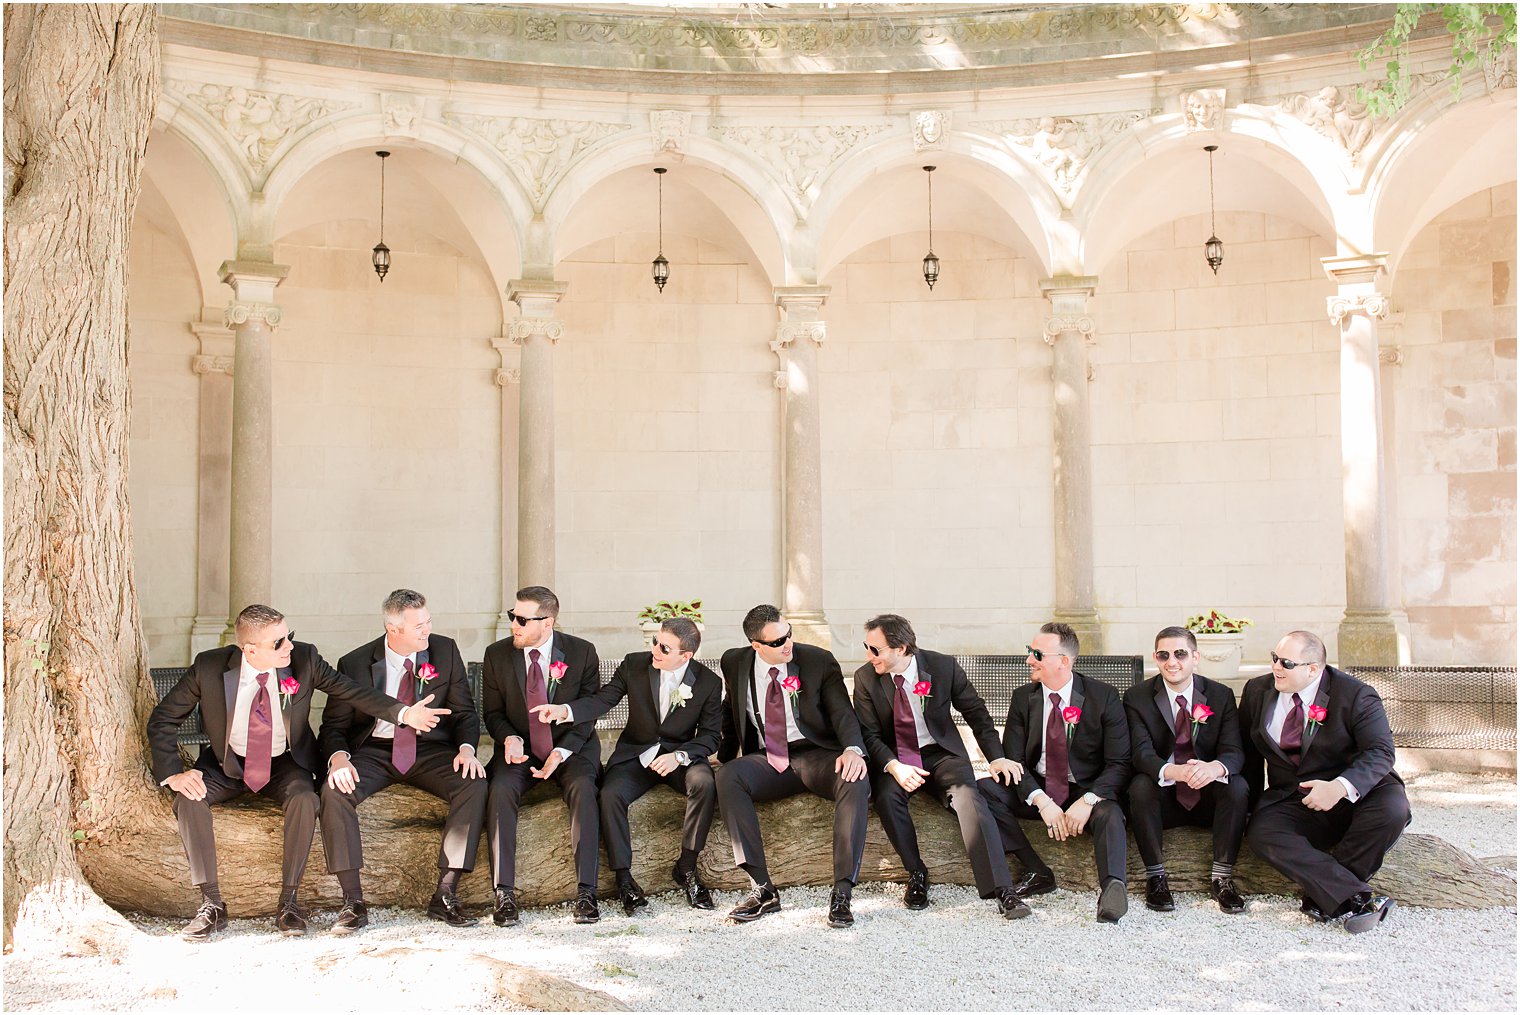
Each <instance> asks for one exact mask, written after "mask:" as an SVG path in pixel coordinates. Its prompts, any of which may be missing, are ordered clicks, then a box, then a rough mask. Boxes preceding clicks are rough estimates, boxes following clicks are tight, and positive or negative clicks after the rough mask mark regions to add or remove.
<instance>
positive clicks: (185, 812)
mask: <svg viewBox="0 0 1520 1015" xmlns="http://www.w3.org/2000/svg"><path fill="white" fill-rule="evenodd" d="M235 630H236V636H237V644H236V645H228V646H226V647H225V648H214V649H208V650H206V651H205V652H202V653H201V654H200V655H198V656H196V657H195V662H194V663H192V664H191V665H190V669H189V670H188V671H187V672H186V673H185V675H184V676H183V677H181V678H180V681H179V683H177V684H175V685H174V687H173V688H171V689H170V691H169V693H168V694H166V695H164V698H163V700H162V701H160V702H159V703H158V706H157V707H156V708H154V709H153V713H152V714H151V715H150V716H148V744H149V746H150V748H151V749H152V751H153V777H154V778H155V779H157V780H158V782H159V785H161V786H167V787H168V788H169V789H171V790H173V791H174V817H175V820H176V821H177V822H178V824H179V834H180V838H181V840H183V842H184V845H185V857H186V859H188V860H189V862H190V880H191V882H192V883H193V884H194V885H195V886H196V887H197V888H199V889H200V892H201V907H200V910H199V911H198V912H197V913H196V914H195V918H194V919H193V920H191V921H190V923H189V924H187V925H186V926H185V928H184V930H183V931H182V932H181V935H180V936H181V937H183V938H185V939H186V940H189V941H204V940H206V939H208V938H210V937H211V936H212V935H213V934H215V933H216V932H217V931H220V930H224V929H226V927H227V905H226V903H224V902H223V901H222V893H221V888H220V886H219V884H218V880H217V872H216V836H215V835H214V833H213V830H212V822H211V805H212V804H219V803H223V802H225V801H227V800H231V799H232V798H234V797H238V796H242V795H243V794H244V793H257V794H259V795H260V796H265V797H269V798H270V799H272V800H276V801H278V802H279V803H280V805H281V806H282V807H283V808H284V811H285V837H284V838H285V854H284V859H283V861H282V862H281V866H280V898H279V906H278V910H277V912H276V914H275V918H274V925H275V928H276V929H277V930H278V931H279V932H280V933H281V934H284V935H285V936H286V937H299V936H301V935H302V934H305V933H306V914H305V913H304V912H303V911H302V910H301V907H300V906H299V905H297V903H296V890H297V888H298V887H299V886H300V884H301V875H302V874H303V873H304V872H305V870H306V858H307V856H308V855H309V854H310V853H311V837H312V834H313V833H314V832H315V831H316V827H317V807H318V799H317V793H316V789H315V782H316V779H315V776H313V775H312V773H313V772H317V771H321V769H322V763H321V755H320V754H319V753H318V749H317V738H316V737H315V736H313V735H312V732H311V719H310V715H311V695H312V691H313V690H316V689H321V690H323V691H325V692H327V696H328V700H329V702H330V703H337V702H343V703H346V704H348V705H350V706H352V707H354V708H357V709H359V711H361V712H364V713H365V714H366V715H372V716H374V717H375V718H376V719H384V720H385V721H386V722H390V723H395V724H403V723H404V724H405V725H407V726H410V727H411V728H412V729H414V730H416V731H417V732H424V733H425V732H427V731H428V730H430V729H432V728H433V727H434V726H436V725H437V724H438V718H439V716H445V715H448V714H449V710H448V709H446V708H429V707H428V706H429V705H431V704H432V701H433V696H432V695H431V694H429V695H427V696H426V697H424V698H421V699H419V700H418V701H417V703H416V704H414V705H407V704H403V703H402V702H400V701H397V700H396V699H395V698H392V697H391V696H390V695H388V694H383V693H381V692H380V691H377V690H373V689H372V688H369V687H361V686H360V685H359V684H356V683H354V682H353V681H352V680H349V679H348V678H347V677H345V676H343V674H341V673H339V672H337V671H336V670H334V669H333V668H332V667H330V666H328V665H327V663H326V662H325V661H323V659H322V657H321V656H320V655H319V654H318V653H317V649H316V646H314V645H308V644H306V643H305V642H297V641H296V640H295V634H294V632H292V631H291V630H290V629H289V628H287V627H286V626H285V615H284V614H283V613H281V612H280V611H278V610H276V609H273V608H271V607H268V606H258V605H255V606H249V607H246V608H245V609H244V610H243V612H241V613H239V614H238V616H237V622H236V629H235ZM197 705H199V706H200V710H201V728H202V729H203V730H205V731H206V736H207V738H208V739H209V740H210V743H208V744H207V745H206V746H204V747H202V748H201V753H200V757H199V759H197V761H196V763H195V765H194V767H192V768H191V769H190V770H189V771H188V772H187V771H185V766H184V763H183V762H182V761H181V760H180V756H179V737H178V734H179V727H180V723H182V722H184V721H185V720H186V719H187V718H189V717H190V713H191V712H193V711H195V708H196V706H197ZM329 707H331V705H330V706H329Z"/></svg>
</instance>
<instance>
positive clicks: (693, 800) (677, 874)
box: [533, 617, 723, 916]
mask: <svg viewBox="0 0 1520 1015" xmlns="http://www.w3.org/2000/svg"><path fill="white" fill-rule="evenodd" d="M701 644H702V632H701V631H699V630H697V625H696V624H694V623H692V622H691V621H690V620H687V619H686V618H685V617H672V618H671V619H669V620H667V621H665V622H664V623H663V624H661V625H660V630H659V632H658V633H656V634H655V636H654V645H653V651H651V652H630V653H629V654H628V655H627V656H626V657H624V659H623V662H622V664H621V665H619V666H618V668H617V672H615V673H613V675H612V679H611V680H609V681H608V682H607V685H606V686H605V687H603V688H602V689H601V690H599V691H597V692H596V693H595V694H593V695H591V696H590V697H589V698H580V699H578V700H576V701H572V702H570V703H569V704H566V705H537V706H535V707H534V708H533V711H534V712H535V713H537V715H538V718H539V719H540V720H541V721H543V722H556V723H559V722H582V721H586V722H593V723H594V722H596V720H598V719H600V718H601V717H602V716H604V715H606V714H607V713H608V712H610V711H612V709H613V708H615V707H616V706H617V703H618V702H620V701H622V700H623V699H624V697H626V698H627V699H628V723H627V725H625V726H624V727H623V732H622V733H621V734H620V735H619V736H618V742H617V746H616V747H614V748H613V750H612V757H611V758H609V759H608V761H607V765H606V767H605V768H604V769H603V771H602V790H601V820H602V844H603V845H604V846H605V847H606V849H607V862H608V864H610V865H611V866H612V873H613V875H614V876H615V877H616V878H617V890H618V898H619V899H620V900H621V901H622V903H623V912H624V913H626V914H627V915H628V916H632V915H633V914H634V913H635V912H636V911H637V910H638V909H639V908H641V907H643V906H647V905H648V904H649V900H648V899H646V898H645V897H644V889H643V888H641V887H639V883H638V882H637V881H635V880H634V877H633V873H632V871H631V869H630V868H632V866H633V841H632V837H631V835H630V834H629V831H628V808H629V807H630V806H632V804H633V802H634V801H635V800H637V799H638V798H639V797H641V796H643V795H644V794H645V793H648V792H649V791H650V790H651V789H653V788H654V787H655V786H656V785H658V784H660V783H664V784H665V785H667V786H669V787H670V788H671V789H673V790H675V791H677V792H678V793H682V794H684V795H685V797H686V821H685V823H684V824H683V825H682V829H681V856H680V859H678V860H677V861H676V863H675V867H674V868H673V869H672V870H671V872H670V876H671V878H673V879H674V880H675V883H676V885H677V887H679V888H681V889H682V890H683V891H684V892H685V893H686V902H687V904H688V905H689V906H691V908H693V909H712V908H713V901H712V895H711V893H709V892H708V890H707V886H706V885H704V884H703V883H702V880H701V878H699V877H698V876H697V856H698V855H699V854H700V853H701V852H702V847H703V846H705V845H707V832H708V829H709V828H711V827H712V819H713V811H714V809H715V808H716V807H717V804H718V790H717V785H716V783H715V781H714V779H713V770H712V765H711V764H709V763H708V760H707V759H708V756H709V755H711V754H712V753H713V752H715V751H716V750H717V749H718V736H719V733H720V731H721V729H722V726H723V681H722V680H721V679H719V677H718V675H717V674H716V673H714V672H713V671H712V670H710V669H708V668H707V667H706V666H703V665H702V664H701V663H699V662H697V661H696V660H695V659H694V658H692V657H693V656H695V655H696V652H697V649H698V648H699V647H700V646H701Z"/></svg>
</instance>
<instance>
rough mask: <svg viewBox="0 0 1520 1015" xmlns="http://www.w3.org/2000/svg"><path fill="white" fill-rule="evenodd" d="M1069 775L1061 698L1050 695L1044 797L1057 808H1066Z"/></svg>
mask: <svg viewBox="0 0 1520 1015" xmlns="http://www.w3.org/2000/svg"><path fill="white" fill-rule="evenodd" d="M1069 781H1071V773H1070V770H1069V769H1068V768H1067V765H1066V720H1065V719H1064V718H1063V717H1062V716H1061V696H1060V695H1059V694H1056V693H1055V692H1054V691H1052V692H1051V693H1050V718H1049V719H1046V720H1045V795H1046V796H1048V797H1050V799H1051V802H1052V803H1054V804H1055V805H1056V806H1057V807H1065V806H1066V798H1067V797H1068V796H1070V791H1069V790H1068V789H1067V786H1066V784H1067V783H1068V782H1069Z"/></svg>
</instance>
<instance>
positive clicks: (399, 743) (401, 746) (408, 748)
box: [391, 659, 417, 775]
mask: <svg viewBox="0 0 1520 1015" xmlns="http://www.w3.org/2000/svg"><path fill="white" fill-rule="evenodd" d="M396 700H397V701H399V702H401V704H403V705H413V704H416V702H417V683H416V671H415V670H413V669H412V661H411V660H410V659H408V660H407V661H406V662H404V663H402V664H401V686H400V687H398V688H397V689H396ZM416 760H417V731H416V730H414V729H412V728H411V727H410V726H400V725H398V726H397V727H396V739H395V740H393V741H391V764H392V765H394V766H395V768H396V771H398V772H400V773H401V774H402V775H405V774H406V772H407V769H409V768H411V767H412V762H414V761H416Z"/></svg>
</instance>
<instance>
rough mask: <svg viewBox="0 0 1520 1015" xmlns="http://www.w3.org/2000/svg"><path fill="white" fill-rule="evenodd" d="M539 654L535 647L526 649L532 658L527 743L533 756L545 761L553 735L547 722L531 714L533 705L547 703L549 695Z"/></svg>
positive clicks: (550, 749) (529, 667)
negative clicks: (539, 661) (545, 686)
mask: <svg viewBox="0 0 1520 1015" xmlns="http://www.w3.org/2000/svg"><path fill="white" fill-rule="evenodd" d="M539 655H540V653H539V651H538V649H536V648H535V649H530V650H529V651H528V658H529V659H531V660H532V663H531V664H530V665H529V666H528V745H529V749H530V750H532V752H533V756H534V757H535V758H537V759H538V760H540V761H547V760H549V754H550V752H551V751H553V750H554V735H553V734H552V733H550V732H549V726H548V724H547V723H542V722H539V721H538V716H536V715H534V714H533V706H534V705H547V704H549V695H548V693H547V691H546V690H545V688H544V668H543V667H542V666H540V665H539V664H538V659H539Z"/></svg>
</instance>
